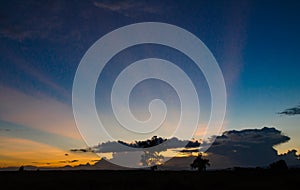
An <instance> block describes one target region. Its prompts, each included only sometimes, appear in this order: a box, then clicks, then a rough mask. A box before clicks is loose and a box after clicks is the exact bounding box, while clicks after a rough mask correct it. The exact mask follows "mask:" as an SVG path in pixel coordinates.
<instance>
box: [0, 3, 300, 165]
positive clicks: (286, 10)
mask: <svg viewBox="0 0 300 190" xmlns="http://www.w3.org/2000/svg"><path fill="white" fill-rule="evenodd" d="M0 5H1V6H0V167H9V166H20V165H35V166H52V167H56V166H65V165H78V164H85V163H87V162H89V163H93V162H95V160H99V157H98V156H97V155H95V154H94V153H90V152H87V153H80V152H74V151H70V150H71V149H80V148H86V147H87V145H86V144H85V141H84V139H83V138H82V136H81V135H80V133H79V131H78V129H77V127H76V123H75V120H74V116H73V111H72V85H73V79H74V76H75V73H76V69H77V67H78V65H79V63H80V61H81V59H82V57H83V56H84V54H85V52H86V51H87V50H88V49H89V48H90V47H91V46H92V45H93V44H94V43H95V42H96V41H97V40H98V39H99V38H101V37H102V36H103V35H105V34H107V33H108V32H111V31H112V30H115V29H118V28H119V27H122V26H125V25H128V24H133V23H139V22H163V23H169V24H172V25H176V26H178V27H181V28H183V29H185V30H187V31H189V32H191V33H193V34H194V35H196V36H197V37H198V38H199V39H201V40H202V41H203V42H204V43H205V45H206V46H207V47H208V48H209V50H210V51H211V52H212V54H213V55H214V57H215V58H216V60H217V62H218V64H219V67H220V69H221V71H222V73H223V76H224V80H225V84H226V90H227V112H226V117H225V120H224V124H223V129H222V132H224V131H228V130H243V129H256V128H259V129H260V128H263V127H265V126H266V127H274V128H276V129H277V130H280V131H282V133H283V134H284V135H286V136H288V137H290V138H291V139H290V140H289V141H288V142H286V143H283V144H280V145H279V146H276V147H275V148H276V150H277V151H278V152H279V153H285V152H287V151H288V150H291V149H296V150H297V151H298V153H299V151H300V126H299V123H300V115H299V114H300V111H299V110H298V111H295V112H294V113H292V114H286V113H282V114H278V113H280V112H283V111H284V110H286V109H289V108H297V106H299V103H300V96H299V94H300V80H299V76H300V75H299V70H300V46H299V44H300V36H299V34H300V14H299V10H300V3H298V2H296V1H267V0H264V1H256V0H254V1H171V0H167V1H130V0H125V1H100V0H87V1H83V0H82V1H80V0H79V1H31V0H28V1H19V0H12V1H6V2H5V1H1V4H0ZM113 43H118V41H117V39H116V41H115V42H113ZM149 57H157V58H162V59H167V60H169V61H170V62H173V63H175V64H176V65H178V66H179V67H181V68H182V69H183V70H184V71H185V72H186V73H188V75H189V77H190V78H191V80H192V81H194V83H195V87H196V90H197V92H198V94H199V102H200V105H201V116H200V121H199V128H198V130H197V131H196V133H195V134H194V138H195V139H201V137H202V135H203V133H204V129H205V127H206V124H207V122H208V120H209V114H210V106H211V99H210V94H209V88H208V86H207V83H206V82H205V78H204V76H203V74H201V71H199V70H197V69H196V67H195V65H193V62H192V61H191V60H190V59H188V58H187V57H186V56H184V55H182V54H180V53H178V52H177V51H175V50H174V49H170V48H166V47H163V46H158V45H151V44H148V45H140V46H134V47H131V48H130V49H128V50H126V51H123V52H120V53H119V54H118V55H116V56H115V57H114V58H113V59H112V60H110V62H109V64H108V66H107V67H106V68H105V70H104V72H103V74H102V75H101V76H100V78H99V79H98V81H100V80H101V81H102V83H101V84H103V85H100V84H99V83H97V88H96V98H95V102H96V106H97V111H98V114H99V118H101V119H102V120H103V122H104V124H105V125H106V126H107V131H108V132H110V133H111V135H112V136H113V137H114V138H115V139H117V140H122V141H127V142H130V141H134V140H144V139H147V138H151V137H152V136H154V135H158V136H163V137H165V138H168V137H170V135H171V134H172V131H173V130H174V126H175V125H176V123H177V122H178V120H179V119H178V118H179V113H180V112H179V111H178V110H179V109H180V108H179V107H180V106H179V105H180V104H179V102H178V96H177V95H176V92H175V91H174V89H172V87H171V86H169V85H167V84H165V83H162V82H159V81H157V80H154V79H153V80H148V81H144V82H142V83H140V84H138V85H137V86H136V88H135V90H134V91H132V94H131V98H132V100H131V102H130V103H131V104H132V105H131V108H132V113H133V114H134V115H135V116H136V117H137V118H138V119H141V120H146V119H147V118H148V117H149V112H148V110H147V107H148V104H149V102H150V101H151V100H152V99H155V98H161V99H162V100H163V101H164V102H165V103H166V105H167V107H168V115H167V118H166V122H165V123H164V125H163V127H164V128H162V130H161V131H160V133H159V134H155V133H151V134H146V135H135V134H128V132H126V131H125V130H124V131H123V132H122V131H121V132H120V131H119V129H118V124H117V123H116V120H115V119H114V115H113V113H112V108H111V104H110V91H111V88H112V85H113V82H114V80H115V78H116V76H117V74H118V73H120V71H121V70H122V69H124V67H126V66H128V65H129V64H130V63H132V62H134V61H137V60H139V59H143V58H149ZM295 110H296V109H295ZM120 130H121V129H120ZM212 135H213V134H212ZM216 135H220V134H216ZM184 140H190V139H184ZM106 141H107V139H102V138H101V137H99V142H98V143H103V142H106ZM96 145H97V144H95V146H96Z"/></svg>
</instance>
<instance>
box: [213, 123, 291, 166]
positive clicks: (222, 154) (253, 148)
mask: <svg viewBox="0 0 300 190" xmlns="http://www.w3.org/2000/svg"><path fill="white" fill-rule="evenodd" d="M288 140H290V138H289V137H288V136H286V135H284V134H282V133H281V131H279V130H277V129H275V128H268V127H264V128H262V129H246V130H241V131H236V130H233V131H227V132H224V133H223V135H221V136H218V137H217V138H216V140H215V142H214V143H213V144H212V146H211V147H210V148H209V149H208V151H207V153H208V154H209V157H210V159H211V160H212V163H217V165H218V164H219V165H220V167H222V165H227V166H228V167H230V166H247V167H250V166H253V167H256V166H266V165H268V164H270V163H272V162H274V161H276V160H277V159H278V158H279V157H278V154H277V151H276V150H275V149H274V146H276V145H279V144H281V143H284V142H287V141H288ZM222 160H223V161H222Z"/></svg>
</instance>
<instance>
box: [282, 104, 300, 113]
mask: <svg viewBox="0 0 300 190" xmlns="http://www.w3.org/2000/svg"><path fill="white" fill-rule="evenodd" d="M278 114H280V115H298V114H300V105H298V106H295V107H293V108H288V109H285V110H284V111H282V112H279V113H278Z"/></svg>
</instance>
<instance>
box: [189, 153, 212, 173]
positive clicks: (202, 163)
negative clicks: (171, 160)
mask: <svg viewBox="0 0 300 190" xmlns="http://www.w3.org/2000/svg"><path fill="white" fill-rule="evenodd" d="M190 166H191V168H192V169H194V168H197V169H198V171H199V172H202V171H206V166H210V163H209V160H208V159H204V158H202V154H201V153H199V154H198V156H197V158H196V159H195V160H194V161H193V163H192V164H191V165H190Z"/></svg>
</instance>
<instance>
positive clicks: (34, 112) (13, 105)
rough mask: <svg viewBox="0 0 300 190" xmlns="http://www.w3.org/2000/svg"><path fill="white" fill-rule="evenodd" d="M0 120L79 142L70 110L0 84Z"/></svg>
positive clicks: (51, 99) (40, 96)
mask: <svg viewBox="0 0 300 190" xmlns="http://www.w3.org/2000/svg"><path fill="white" fill-rule="evenodd" d="M0 91H1V94H0V105H1V107H0V120H3V121H7V122H11V123H15V124H19V125H23V126H27V127H31V128H35V129H38V130H40V131H45V132H49V133H52V134H58V135H62V136H66V137H70V138H74V139H81V137H80V135H79V133H78V131H77V128H76V124H75V121H74V118H73V113H72V108H71V107H70V106H69V105H67V104H64V103H62V102H59V101H57V100H56V99H53V98H50V97H48V96H46V95H43V94H40V95H39V96H32V95H27V94H25V93H23V92H21V91H18V90H16V89H13V88H9V87H5V86H1V85H0Z"/></svg>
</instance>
